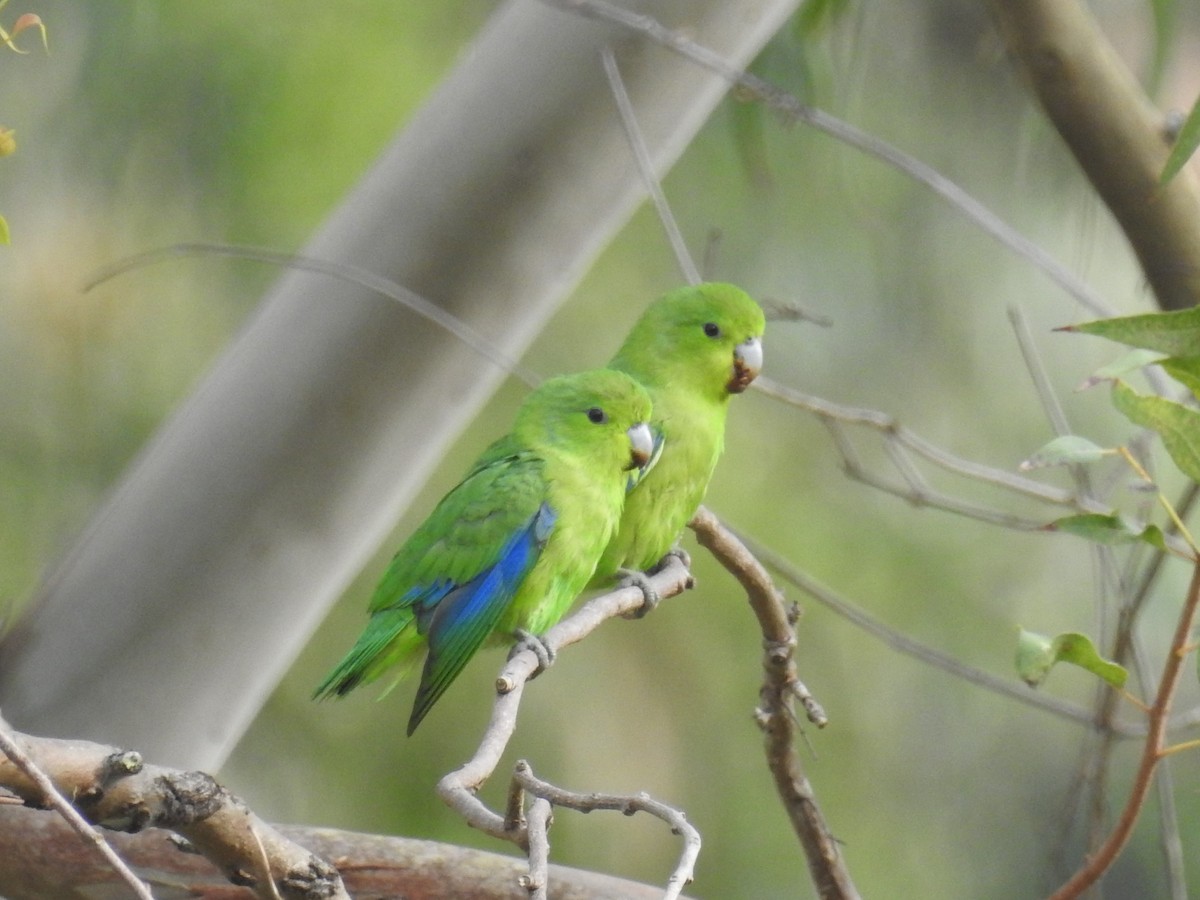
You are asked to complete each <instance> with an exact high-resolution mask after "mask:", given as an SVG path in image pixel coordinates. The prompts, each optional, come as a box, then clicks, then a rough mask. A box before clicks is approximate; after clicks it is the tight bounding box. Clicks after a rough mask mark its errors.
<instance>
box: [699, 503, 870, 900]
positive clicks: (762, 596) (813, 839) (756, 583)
mask: <svg viewBox="0 0 1200 900" xmlns="http://www.w3.org/2000/svg"><path fill="white" fill-rule="evenodd" d="M688 527H689V528H691V529H692V531H694V532H695V533H696V539H697V540H698V541H699V542H700V544H701V546H703V547H704V548H705V549H707V550H708V551H709V552H711V553H712V554H713V556H714V557H716V559H717V560H718V561H719V562H720V563H721V564H722V565H723V566H724V567H725V568H726V569H727V570H728V571H729V572H730V573H731V574H733V576H734V577H735V578H737V580H738V582H739V583H740V584H741V586H742V588H743V589H744V590H745V591H746V595H747V598H748V599H749V601H750V607H751V609H752V610H753V611H754V614H755V616H756V617H757V618H758V624H759V628H760V630H761V631H762V635H763V647H764V654H763V669H764V671H765V678H764V680H763V686H762V690H761V691H760V695H759V696H760V699H761V701H762V706H761V708H760V710H759V711H758V716H757V719H758V722H759V725H760V726H761V727H762V729H763V732H764V735H765V738H766V739H765V744H766V747H765V749H766V755H767V766H768V768H769V769H770V770H771V774H772V776H774V779H775V789H776V792H777V793H778V794H779V797H780V799H781V800H782V801H783V807H784V810H785V811H786V812H787V814H788V818H789V819H790V821H791V823H792V829H793V830H794V831H795V832H796V836H797V837H798V838H799V839H800V844H801V846H802V847H803V848H804V855H805V858H806V859H807V861H808V870H809V875H810V877H811V878H812V881H813V884H814V885H815V886H816V888H817V893H818V895H819V896H820V897H821V898H823V900H852V898H857V897H858V896H859V894H858V891H857V889H856V888H855V886H854V882H853V880H852V879H851V877H850V871H849V869H848V868H847V867H846V865H845V861H844V860H843V859H842V854H841V849H840V847H839V846H838V843H837V841H836V840H835V839H834V837H833V834H832V832H831V831H830V829H829V827H828V825H827V824H826V822H825V816H824V814H823V813H822V812H821V808H820V806H819V805H818V804H817V798H816V794H815V792H814V791H813V788H812V785H811V784H809V782H808V779H807V778H806V777H805V775H804V771H803V768H802V767H801V765H800V760H799V756H798V754H797V753H796V732H797V728H796V721H795V716H794V715H793V714H792V710H791V704H790V700H791V698H792V696H793V695H794V692H795V685H796V684H797V682H798V678H797V675H796V662H795V656H794V654H795V649H796V633H795V630H794V628H793V622H794V617H793V616H792V614H791V612H790V610H789V608H788V606H787V604H786V603H785V601H784V599H783V595H782V594H781V593H780V592H779V589H778V588H776V587H775V584H774V582H773V581H772V580H771V576H770V575H769V574H768V573H767V571H766V569H764V568H763V566H762V565H761V564H760V563H759V561H758V560H757V559H756V558H755V557H754V555H753V554H752V553H751V552H750V551H749V550H748V549H747V548H746V546H745V545H744V544H743V543H742V542H741V541H739V540H738V539H737V537H736V536H734V534H733V533H732V532H730V531H729V530H728V529H726V528H725V527H724V526H722V525H721V523H720V522H719V521H718V520H717V518H716V516H714V515H713V514H712V513H711V512H709V511H708V510H707V509H705V508H704V507H700V509H699V510H698V511H697V512H696V515H695V516H694V517H693V518H692V521H691V522H689V523H688Z"/></svg>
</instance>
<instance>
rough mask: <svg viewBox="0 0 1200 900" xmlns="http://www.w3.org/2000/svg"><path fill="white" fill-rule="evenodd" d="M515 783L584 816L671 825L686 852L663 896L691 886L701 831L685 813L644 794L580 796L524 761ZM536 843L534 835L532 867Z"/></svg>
mask: <svg viewBox="0 0 1200 900" xmlns="http://www.w3.org/2000/svg"><path fill="white" fill-rule="evenodd" d="M513 781H515V782H517V783H519V784H520V785H521V787H522V788H524V789H525V790H526V791H528V792H529V793H531V794H533V795H534V796H535V797H538V798H539V800H541V801H543V802H545V803H547V804H548V806H549V805H552V806H565V807H566V808H567V809H574V810H578V811H579V812H585V813H586V812H592V811H593V810H598V809H611V810H616V811H617V812H620V813H622V814H624V815H626V816H631V815H633V814H634V813H639V812H644V813H647V814H649V815H651V816H654V817H655V818H656V819H661V820H662V821H663V822H666V823H667V825H669V826H670V828H671V831H672V832H673V833H674V834H678V835H679V836H680V837H682V838H683V853H682V854H681V855H680V859H679V864H678V865H676V867H675V870H674V871H673V872H672V873H671V877H670V878H668V879H667V889H666V892H665V893H664V894H663V900H677V898H678V897H679V895H680V894H681V893H682V892H683V889H684V887H686V886H687V885H688V884H690V883H691V881H692V879H693V877H694V873H695V868H696V858H697V857H698V856H699V855H700V832H698V831H697V830H696V829H695V827H694V826H693V825H692V824H691V823H690V822H689V821H688V820H687V816H685V815H684V814H683V811H682V810H679V809H676V808H675V807H673V806H669V805H668V804H666V803H663V802H662V801H660V800H655V799H654V798H653V797H651V796H649V795H648V794H644V793H637V794H599V793H587V794H579V793H575V792H574V791H568V790H566V789H565V788H561V787H558V786H557V785H553V784H550V782H548V781H542V780H541V779H540V778H538V777H537V776H535V775H534V774H533V769H532V768H530V765H529V763H528V762H526V761H525V760H523V759H520V760H517V764H516V765H515V766H514V767H513ZM537 803H538V801H534V804H533V807H534V808H536V806H537ZM534 808H531V809H530V812H529V818H530V820H531V823H532V820H533V818H534ZM531 827H532V826H531ZM533 843H534V842H533V839H532V836H531V838H530V860H531V864H532V858H533Z"/></svg>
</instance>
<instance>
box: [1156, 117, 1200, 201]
mask: <svg viewBox="0 0 1200 900" xmlns="http://www.w3.org/2000/svg"><path fill="white" fill-rule="evenodd" d="M1197 147H1200V98H1197V99H1196V103H1195V105H1193V106H1192V111H1191V112H1190V113H1188V117H1187V119H1186V120H1185V121H1184V123H1183V127H1182V128H1180V129H1179V136H1178V137H1177V138H1175V146H1173V147H1172V148H1171V153H1170V155H1168V156H1167V162H1166V165H1164V166H1163V170H1162V174H1161V175H1159V176H1158V183H1159V184H1160V185H1163V184H1166V183H1167V182H1168V181H1170V180H1171V179H1172V178H1174V177H1175V176H1176V175H1178V174H1179V170H1180V169H1182V168H1183V167H1184V165H1185V164H1186V163H1187V161H1188V160H1189V159H1191V158H1192V154H1193V153H1195V152H1196V148H1197Z"/></svg>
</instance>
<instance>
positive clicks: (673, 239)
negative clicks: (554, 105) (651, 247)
mask: <svg viewBox="0 0 1200 900" xmlns="http://www.w3.org/2000/svg"><path fill="white" fill-rule="evenodd" d="M600 58H601V60H602V61H603V63H604V75H605V77H607V78H608V86H609V89H610V90H612V94H613V99H614V100H615V101H616V103H617V112H619V113H620V114H621V126H622V127H623V128H624V129H625V139H626V140H627V141H629V149H630V150H632V151H633V158H634V161H635V162H636V163H637V168H638V173H639V174H640V175H641V178H642V184H643V185H644V186H645V188H646V190H647V191H648V192H649V194H650V199H651V201H653V203H654V209H655V210H656V211H657V213H658V221H659V222H661V223H662V227H663V229H664V230H665V231H666V232H667V241H668V242H669V243H670V245H671V251H672V252H673V253H674V254H675V261H676V262H677V263H679V269H680V271H681V272H683V277H684V280H685V281H687V283H688V284H699V283H700V271H699V270H698V269H697V268H696V263H695V262H694V261H693V260H692V255H691V253H689V252H688V248H687V243H686V242H685V241H684V240H683V232H681V231H680V230H679V223H678V222H677V221H676V220H675V216H674V215H673V214H672V213H671V206H670V204H669V203H667V198H666V195H665V194H663V189H662V185H661V184H660V183H659V181H658V178H657V177H656V176H655V174H654V163H653V162H652V161H651V159H650V151H649V150H647V149H646V142H645V140H643V138H642V130H641V128H639V127H638V123H637V114H636V113H635V112H634V110H633V103H631V102H630V100H629V94H628V93H627V92H626V90H625V83H624V82H623V81H622V80H621V72H620V70H619V69H618V68H617V59H616V57H615V56H614V55H613V52H612V47H607V46H606V47H605V48H604V49H603V50H602V51H601V54H600Z"/></svg>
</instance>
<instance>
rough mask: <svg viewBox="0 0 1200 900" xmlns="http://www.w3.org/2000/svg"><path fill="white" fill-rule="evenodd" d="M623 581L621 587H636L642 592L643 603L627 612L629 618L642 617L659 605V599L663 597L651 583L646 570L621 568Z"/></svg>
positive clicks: (626, 615)
mask: <svg viewBox="0 0 1200 900" xmlns="http://www.w3.org/2000/svg"><path fill="white" fill-rule="evenodd" d="M620 571H621V581H620V583H619V585H618V586H619V587H623V588H627V587H635V588H638V589H639V590H640V591H641V592H642V605H641V606H639V607H638V608H637V609H634V610H630V611H629V612H627V613H626V614H625V618H627V619H640V618H641V617H642V616H644V615H646V613H648V612H650V610H652V609H654V607H656V606H658V601H659V600H661V599H662V597H661V596H660V595H659V593H658V591H656V590H655V589H654V585H652V584H651V583H650V578H649V577H648V576H647V575H646V573H645V572H639V571H637V570H636V569H621V570H620Z"/></svg>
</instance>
